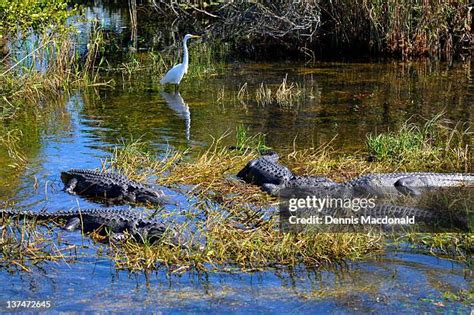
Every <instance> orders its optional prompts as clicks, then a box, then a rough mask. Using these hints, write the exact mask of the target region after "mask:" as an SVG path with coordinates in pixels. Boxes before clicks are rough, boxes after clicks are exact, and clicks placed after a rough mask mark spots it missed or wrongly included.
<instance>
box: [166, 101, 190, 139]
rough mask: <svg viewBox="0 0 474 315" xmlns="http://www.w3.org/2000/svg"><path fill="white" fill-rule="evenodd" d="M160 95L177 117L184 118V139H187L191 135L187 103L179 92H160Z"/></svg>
mask: <svg viewBox="0 0 474 315" xmlns="http://www.w3.org/2000/svg"><path fill="white" fill-rule="evenodd" d="M161 96H162V97H163V99H164V100H165V102H166V104H167V105H168V107H169V108H171V109H172V110H173V111H174V112H175V113H176V115H177V116H178V117H179V118H181V119H184V121H185V134H186V140H188V141H189V138H190V136H191V112H190V111H189V107H188V105H186V103H185V102H184V100H183V98H182V97H181V95H180V94H179V92H173V93H168V92H161Z"/></svg>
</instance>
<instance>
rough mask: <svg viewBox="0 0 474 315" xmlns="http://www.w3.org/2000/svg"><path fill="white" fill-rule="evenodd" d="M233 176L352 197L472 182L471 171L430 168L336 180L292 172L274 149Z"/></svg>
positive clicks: (276, 188)
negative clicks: (437, 170)
mask: <svg viewBox="0 0 474 315" xmlns="http://www.w3.org/2000/svg"><path fill="white" fill-rule="evenodd" d="M237 177H238V178H240V179H243V180H244V181H245V182H247V183H251V184H256V185H258V186H260V187H261V188H262V189H263V190H264V191H265V192H267V193H269V194H271V195H274V196H276V195H279V193H280V191H281V190H282V189H293V190H295V189H300V190H304V191H307V192H308V193H311V192H313V193H314V192H319V191H326V192H333V193H334V194H336V193H341V194H346V195H352V196H354V197H355V196H367V195H371V196H377V197H384V196H390V195H410V196H419V195H421V194H422V193H423V192H424V191H426V190H430V189H435V188H443V187H461V186H469V187H470V186H474V174H470V173H466V174H464V173H431V172H412V173H380V174H368V175H363V176H360V177H358V178H355V179H352V180H350V181H347V182H344V183H337V182H334V181H332V180H330V179H328V178H326V177H323V176H298V175H295V174H293V172H292V171H291V170H290V169H288V168H287V167H286V166H284V165H281V164H279V163H278V155H277V154H276V153H275V152H271V153H270V154H269V155H262V156H261V157H259V158H257V159H254V160H252V161H250V162H249V163H248V164H247V165H246V166H245V167H244V168H243V169H242V170H241V171H240V172H239V173H238V174H237Z"/></svg>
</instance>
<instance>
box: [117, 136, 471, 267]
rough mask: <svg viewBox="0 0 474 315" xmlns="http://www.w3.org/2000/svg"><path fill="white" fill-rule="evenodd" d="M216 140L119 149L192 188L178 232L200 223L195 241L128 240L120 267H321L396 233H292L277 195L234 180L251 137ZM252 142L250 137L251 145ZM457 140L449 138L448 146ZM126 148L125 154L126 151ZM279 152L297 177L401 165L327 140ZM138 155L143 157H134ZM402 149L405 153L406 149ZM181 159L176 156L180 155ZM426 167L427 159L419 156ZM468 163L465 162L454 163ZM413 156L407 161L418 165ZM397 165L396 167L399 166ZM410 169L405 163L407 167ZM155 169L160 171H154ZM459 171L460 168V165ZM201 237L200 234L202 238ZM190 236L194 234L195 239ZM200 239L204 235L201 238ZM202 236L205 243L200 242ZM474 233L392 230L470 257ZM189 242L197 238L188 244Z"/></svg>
mask: <svg viewBox="0 0 474 315" xmlns="http://www.w3.org/2000/svg"><path fill="white" fill-rule="evenodd" d="M228 136H229V134H226V135H224V136H223V137H222V138H219V139H215V140H214V142H213V144H212V145H211V146H210V147H209V148H208V149H206V150H204V151H202V152H200V153H198V154H197V155H196V158H193V159H186V158H185V157H184V156H180V155H179V154H171V155H170V157H171V162H169V161H167V159H162V160H160V161H157V162H154V163H149V162H146V160H147V159H149V156H148V155H146V157H145V160H143V159H142V158H140V156H141V153H139V151H140V150H138V152H135V153H133V152H134V150H135V149H130V148H129V147H132V148H133V147H135V148H139V147H140V146H138V147H137V146H136V145H134V144H133V143H131V144H126V145H125V146H123V147H122V148H121V149H118V151H117V152H116V153H115V154H114V157H113V158H112V160H111V161H110V163H111V164H114V165H121V168H122V169H128V170H130V172H131V173H133V172H134V170H135V169H141V166H140V165H143V164H144V163H145V164H147V165H150V166H151V168H150V169H149V173H150V174H154V175H158V176H157V183H158V184H161V185H165V186H175V187H176V186H178V187H182V186H186V187H191V189H190V190H189V193H190V195H191V196H193V197H192V198H196V200H199V202H197V203H195V204H194V206H193V209H194V210H195V211H196V212H195V213H194V214H193V215H188V216H187V218H188V220H189V221H188V222H185V223H182V224H183V225H182V226H181V227H180V228H178V230H181V231H183V230H187V229H188V228H189V227H190V226H195V227H196V230H195V231H194V232H193V233H191V234H192V235H194V237H196V239H193V240H191V241H190V240H189V238H188V239H186V238H184V239H183V240H182V241H183V243H179V244H178V245H177V246H160V245H158V244H157V245H140V244H136V243H133V242H127V243H126V244H124V246H121V247H120V248H117V247H116V248H114V249H113V251H112V252H111V256H112V258H113V259H114V260H115V261H116V263H117V267H118V268H124V269H130V270H142V269H147V268H153V269H154V268H160V267H161V266H167V267H172V268H174V270H176V272H181V271H185V270H188V269H190V268H195V269H199V270H232V269H233V268H237V269H240V270H246V271H251V270H261V269H263V268H268V267H291V266H296V265H300V264H303V265H306V266H312V267H314V266H322V265H326V264H333V263H340V262H342V261H344V260H345V259H359V258H362V257H364V256H366V255H369V254H371V253H376V252H380V251H382V250H383V249H384V247H385V242H386V241H387V239H392V238H393V237H394V236H391V235H382V234H377V235H375V234H370V233H369V234H363V233H354V234H350V233H339V234H327V233H320V234H303V233H302V234H287V233H283V232H281V231H279V230H278V219H277V216H275V213H276V212H275V209H276V204H277V200H276V199H275V198H274V197H270V196H268V195H267V194H265V193H263V192H262V191H261V190H260V189H259V188H258V187H256V186H254V185H247V184H245V183H243V182H241V181H239V180H236V179H235V174H236V173H237V172H238V171H239V170H240V169H242V167H244V166H245V164H246V163H247V162H248V161H250V160H251V159H253V158H255V157H256V156H258V153H257V151H256V150H254V149H252V148H251V147H252V145H251V144H250V143H251V141H252V140H251V138H252V137H249V136H248V135H247V131H246V130H245V129H243V127H240V131H239V132H238V133H237V138H236V140H237V143H238V147H240V148H246V149H244V150H235V149H229V148H228V147H224V146H223V145H221V143H222V142H223V139H224V138H225V137H228ZM249 142H250V143H249ZM453 145H458V144H457V143H455V142H449V143H448V148H450V149H452V148H451V147H450V146H453ZM122 150H124V151H125V152H128V153H127V154H122V153H121V151H122ZM279 153H281V154H280V155H281V160H282V163H283V164H287V165H288V166H289V167H290V169H292V170H293V171H294V172H295V173H297V174H299V175H315V174H325V175H326V176H328V177H330V178H332V179H334V180H336V181H344V180H347V179H350V178H352V177H354V176H358V175H361V174H364V173H369V172H370V173H376V172H392V171H394V169H395V170H397V171H398V170H399V169H396V168H395V167H394V164H393V163H392V161H385V160H384V161H377V162H369V161H368V160H367V153H366V152H358V153H355V154H342V153H340V152H337V151H334V150H333V149H332V148H331V145H330V143H328V144H326V145H323V146H320V147H317V148H309V149H304V150H298V149H297V148H293V150H292V151H289V152H279ZM135 154H137V155H138V157H139V158H134V157H133V156H135ZM402 154H403V153H402ZM176 157H179V158H176ZM419 163H420V165H422V166H423V167H426V166H427V165H430V164H427V163H426V162H425V161H419ZM456 165H464V162H463V163H459V164H456V163H455V164H453V167H455V166H456ZM415 166H416V165H415V163H414V162H412V163H411V164H410V165H409V167H415ZM396 167H399V165H398V164H397V166H396ZM409 167H407V168H409ZM430 167H432V168H431V169H430V170H434V171H443V170H445V169H444V168H443V167H450V166H449V165H447V164H445V163H436V164H432V165H431V166H430ZM154 169H156V172H155V171H154ZM457 170H458V171H462V169H457ZM197 235H200V237H197ZM191 238H193V237H191ZM198 239H199V240H200V241H199V240H198ZM202 240H205V241H202ZM472 241H473V237H472V233H465V234H455V233H445V234H443V235H433V234H423V233H411V234H408V235H406V236H404V237H402V238H400V236H396V235H395V241H394V242H393V243H392V244H397V246H398V245H400V246H401V244H402V243H407V242H408V243H410V244H413V246H418V247H419V248H422V249H425V250H428V251H429V252H430V253H433V254H436V255H446V256H448V255H449V257H450V258H453V259H457V260H461V261H465V262H468V260H469V258H468V257H469V253H470V252H471V251H472ZM190 244H194V245H191V246H189V245H190Z"/></svg>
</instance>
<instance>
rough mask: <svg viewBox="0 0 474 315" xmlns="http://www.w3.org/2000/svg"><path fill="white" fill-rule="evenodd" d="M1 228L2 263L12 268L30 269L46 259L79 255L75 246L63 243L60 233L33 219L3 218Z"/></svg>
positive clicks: (11, 269)
mask: <svg viewBox="0 0 474 315" xmlns="http://www.w3.org/2000/svg"><path fill="white" fill-rule="evenodd" d="M2 220H3V221H2V224H1V226H2V229H1V230H0V231H1V233H0V267H1V268H6V269H7V270H9V271H12V272H14V271H27V272H30V271H31V270H32V269H33V268H34V267H35V266H38V265H39V264H41V263H44V262H45V261H66V260H67V261H70V260H74V259H76V258H77V257H76V255H75V253H74V252H75V249H76V248H75V246H73V245H67V244H62V243H61V239H60V237H59V235H56V234H54V232H53V231H52V230H51V229H49V228H46V227H42V228H39V227H38V226H37V225H36V223H35V222H34V221H32V220H26V221H23V222H21V223H20V222H18V221H17V220H12V219H9V218H8V219H7V218H3V219H2Z"/></svg>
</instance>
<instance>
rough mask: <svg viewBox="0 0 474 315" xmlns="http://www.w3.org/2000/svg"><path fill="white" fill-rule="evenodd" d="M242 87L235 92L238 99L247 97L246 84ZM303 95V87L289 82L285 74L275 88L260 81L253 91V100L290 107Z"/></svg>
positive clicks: (298, 101)
mask: <svg viewBox="0 0 474 315" xmlns="http://www.w3.org/2000/svg"><path fill="white" fill-rule="evenodd" d="M242 89H243V87H242V88H241V89H240V90H239V93H238V94H237V97H238V99H239V100H243V99H244V98H245V97H248V93H245V92H246V91H245V90H246V86H245V89H244V90H242ZM304 95H305V93H304V88H303V87H302V86H301V85H300V84H298V83H293V82H290V83H289V82H288V75H286V76H285V77H284V78H283V80H282V82H281V83H280V85H278V87H277V88H276V89H272V88H271V87H270V86H268V85H265V84H264V83H263V82H262V83H261V84H260V86H259V87H258V88H257V89H256V91H255V100H256V101H257V103H258V104H260V105H264V106H265V105H270V104H273V103H275V104H277V105H278V106H280V107H282V108H292V107H294V106H297V105H299V104H300V103H301V101H302V99H303V98H304Z"/></svg>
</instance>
